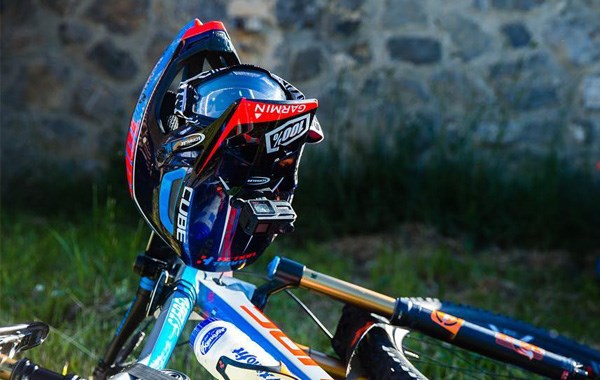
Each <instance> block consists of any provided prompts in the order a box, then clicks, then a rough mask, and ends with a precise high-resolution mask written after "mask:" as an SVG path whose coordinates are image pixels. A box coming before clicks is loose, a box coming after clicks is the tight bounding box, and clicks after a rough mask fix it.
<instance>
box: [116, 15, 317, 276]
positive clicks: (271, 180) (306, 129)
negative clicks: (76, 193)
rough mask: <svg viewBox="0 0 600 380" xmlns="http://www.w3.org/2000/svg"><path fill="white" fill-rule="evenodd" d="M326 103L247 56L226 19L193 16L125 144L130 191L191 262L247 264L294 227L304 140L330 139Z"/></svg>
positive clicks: (147, 92) (155, 74)
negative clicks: (322, 110) (321, 119)
mask: <svg viewBox="0 0 600 380" xmlns="http://www.w3.org/2000/svg"><path fill="white" fill-rule="evenodd" d="M207 66H208V67H207ZM206 69H208V70H206ZM178 75H180V76H181V79H180V80H179V79H178V80H175V78H176V77H177V78H178ZM173 82H179V86H178V87H177V88H176V91H173V90H175V89H174V88H173V86H172V84H173ZM317 107H318V102H317V100H315V99H309V100H307V99H305V98H304V96H303V94H302V93H301V92H300V91H298V90H297V89H296V88H295V87H293V86H292V85H291V84H289V83H288V82H287V81H285V80H283V79H281V78H280V77H278V76H276V75H273V74H271V73H270V72H269V71H267V70H265V69H262V68H259V67H256V66H252V65H244V64H241V63H240V61H239V58H238V56H237V54H236V52H235V49H234V47H233V44H232V43H231V40H230V38H229V36H228V34H227V32H226V31H225V28H224V26H223V24H222V23H220V22H209V23H206V24H202V23H201V22H200V21H199V20H194V21H193V22H191V23H190V24H188V25H186V26H185V27H184V28H183V29H182V30H181V31H180V33H179V35H178V36H177V37H176V38H175V40H174V41H173V42H172V43H171V44H170V45H169V47H168V48H167V49H166V51H165V52H164V54H163V56H162V57H161V58H160V59H159V61H158V63H157V64H156V66H155V67H154V69H153V71H152V73H151V74H150V77H149V78H148V81H147V82H146V85H145V87H144V89H143V91H142V93H141V95H140V98H139V100H138V103H137V105H136V108H135V111H134V114H133V118H132V120H131V125H130V128H129V134H128V137H127V148H126V165H127V179H128V183H129V191H130V194H131V196H132V198H133V200H134V202H135V203H136V205H137V207H138V209H139V210H140V212H141V214H142V215H143V217H144V218H145V219H146V221H147V222H148V224H149V225H150V226H151V228H152V229H153V231H154V232H155V234H156V235H157V236H159V237H160V238H162V240H163V241H164V242H165V243H166V245H167V246H168V247H170V248H171V249H172V250H173V251H174V252H175V253H176V254H177V255H179V256H180V257H181V258H182V259H183V261H184V262H185V263H186V264H187V265H191V266H193V267H195V268H198V269H201V270H206V271H216V272H220V271H229V270H235V269H240V268H242V267H243V266H245V265H247V264H249V263H251V262H252V261H254V260H256V259H257V258H258V257H259V255H260V254H261V253H262V252H263V251H264V250H265V249H266V248H267V246H268V245H269V244H270V243H271V242H272V241H273V239H274V238H275V237H276V236H277V235H278V234H282V233H286V232H289V231H291V230H292V229H293V222H294V220H295V218H296V214H295V213H294V210H293V209H292V207H291V201H292V198H293V194H294V190H295V188H296V186H297V171H298V165H299V163H300V156H301V154H302V150H303V147H304V144H305V143H307V142H313V143H314V142H318V141H320V140H321V139H322V138H323V135H322V132H321V128H320V126H319V123H318V121H317V119H316V117H315V112H316V110H317Z"/></svg>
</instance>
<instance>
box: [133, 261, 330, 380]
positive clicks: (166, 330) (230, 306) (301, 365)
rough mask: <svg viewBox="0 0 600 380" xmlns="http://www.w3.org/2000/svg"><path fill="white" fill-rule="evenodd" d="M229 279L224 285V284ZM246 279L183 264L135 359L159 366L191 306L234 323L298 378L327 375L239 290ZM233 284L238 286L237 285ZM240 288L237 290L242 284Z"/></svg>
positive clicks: (162, 362) (170, 348)
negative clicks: (219, 275) (216, 274)
mask: <svg viewBox="0 0 600 380" xmlns="http://www.w3.org/2000/svg"><path fill="white" fill-rule="evenodd" d="M226 282H229V285H227V284H226ZM248 285H250V284H248V283H245V282H243V281H240V280H237V279H233V278H227V277H224V278H221V279H219V277H216V276H215V274H212V273H207V272H202V271H199V270H197V269H194V268H192V267H188V266H184V267H183V270H182V271H181V275H180V276H179V278H178V280H177V281H176V282H175V290H174V291H173V293H172V294H171V295H170V296H169V298H168V299H167V301H166V302H165V303H164V305H163V308H162V311H161V313H160V316H159V317H158V319H157V322H156V325H155V326H154V328H153V330H152V332H151V334H150V336H149V337H148V341H147V343H146V345H145V346H144V348H143V350H142V353H141V355H140V359H139V363H141V364H145V365H147V366H149V367H151V368H154V369H164V368H165V366H166V365H167V362H168V361H169V358H170V357H171V354H172V353H173V350H174V348H175V345H176V344H177V341H178V340H179V337H180V335H181V333H182V331H183V327H184V326H185V324H186V323H187V321H188V319H189V318H190V314H191V312H192V309H193V307H194V306H197V307H198V308H199V309H200V310H202V313H203V314H204V315H205V316H211V317H216V318H219V319H223V320H226V321H228V322H232V323H234V324H235V325H236V326H238V327H239V328H240V330H242V331H244V332H245V333H246V334H247V335H248V336H249V337H250V338H251V339H252V340H253V341H255V342H256V343H257V344H259V345H260V346H261V347H263V348H264V349H265V351H267V352H268V353H270V354H271V355H272V356H273V357H274V358H275V359H277V360H279V361H281V362H282V363H283V364H284V365H285V366H286V367H287V369H288V370H289V371H290V372H291V373H293V374H294V376H296V377H298V378H301V379H331V377H330V376H329V375H328V374H327V372H325V371H324V370H323V369H322V368H321V367H320V366H319V365H318V364H317V363H315V361H314V360H313V359H312V358H311V357H310V356H308V354H307V353H305V352H304V351H303V350H302V349H301V348H299V347H298V346H297V345H296V344H295V343H294V342H293V341H292V340H291V339H290V338H289V337H287V336H286V335H285V334H284V333H283V332H282V331H281V330H280V329H279V328H278V327H277V326H276V325H275V324H274V323H273V322H271V321H270V320H269V319H268V318H267V317H266V316H265V315H264V314H263V313H262V312H261V311H260V310H258V309H257V308H256V306H254V305H253V304H252V303H251V302H250V300H249V299H248V297H247V295H246V293H245V292H244V291H243V289H244V288H246V289H247V287H248ZM236 288H237V289H236ZM241 289H242V290H241Z"/></svg>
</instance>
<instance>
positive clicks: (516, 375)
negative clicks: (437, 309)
mask: <svg viewBox="0 0 600 380" xmlns="http://www.w3.org/2000/svg"><path fill="white" fill-rule="evenodd" d="M407 343H408V344H407ZM411 343H412V344H411ZM403 350H405V351H409V352H412V353H415V354H416V355H417V358H411V362H412V363H413V364H415V365H416V366H417V368H419V367H420V366H429V367H435V368H437V369H438V370H439V369H443V370H444V371H448V373H450V374H456V375H458V378H464V379H530V378H531V376H532V374H531V373H525V372H521V371H520V369H518V368H516V367H509V366H506V365H504V364H502V363H500V362H498V361H495V360H493V359H489V358H486V357H485V356H482V355H479V354H477V353H473V352H469V351H466V350H463V349H460V348H458V347H454V346H452V345H450V344H449V343H446V342H442V341H438V340H435V339H432V338H429V337H427V336H424V335H421V334H417V333H411V334H409V335H408V336H407V337H405V339H404V342H403ZM423 352H424V353H423ZM444 354H447V355H448V358H444V357H441V358H440V357H439V356H440V355H442V356H443V355H444ZM411 356H412V355H411ZM489 365H493V366H496V367H497V369H489V368H487V367H489ZM498 371H502V372H508V373H497V372H498ZM430 376H431V375H430ZM438 376H440V375H439V374H438ZM443 376H444V377H448V376H449V374H446V373H444V375H443ZM453 378H454V377H453Z"/></svg>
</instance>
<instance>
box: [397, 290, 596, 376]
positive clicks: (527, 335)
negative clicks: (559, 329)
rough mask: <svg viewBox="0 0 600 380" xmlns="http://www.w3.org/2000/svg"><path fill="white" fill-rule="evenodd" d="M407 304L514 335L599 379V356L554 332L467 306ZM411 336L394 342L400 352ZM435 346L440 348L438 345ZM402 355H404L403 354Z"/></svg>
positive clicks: (425, 302) (432, 301)
mask: <svg viewBox="0 0 600 380" xmlns="http://www.w3.org/2000/svg"><path fill="white" fill-rule="evenodd" d="M411 301H413V302H414V303H418V304H421V305H423V306H425V307H427V308H429V309H438V310H441V311H443V312H445V313H447V314H451V315H453V316H455V317H458V318H461V319H465V320H468V321H469V322H472V323H475V324H477V325H480V326H483V327H487V328H490V329H492V330H495V331H498V332H502V333H504V334H507V335H510V336H514V337H516V338H518V339H521V340H524V341H526V342H528V343H531V344H534V345H536V346H538V347H541V348H543V349H545V350H547V351H550V352H554V353H556V354H559V355H562V356H566V357H569V358H571V359H573V360H576V361H578V362H580V363H581V364H583V365H584V367H585V368H586V370H587V371H588V372H590V373H591V374H592V376H593V378H600V370H599V369H600V353H599V352H598V351H596V350H594V349H592V348H591V347H588V346H585V345H583V344H580V343H577V342H575V341H573V340H571V339H569V338H566V337H564V336H561V335H559V334H557V333H555V332H552V331H548V330H545V329H542V328H539V327H535V326H532V325H530V324H528V323H525V322H522V321H519V320H517V319H514V318H511V317H507V316H504V315H501V314H497V313H493V312H490V311H486V310H483V309H479V308H476V307H472V306H468V305H462V304H456V303H453V302H448V301H440V300H438V299H435V298H411ZM411 335H412V336H414V335H415V332H412V331H411V332H410V334H406V336H403V337H402V338H403V340H402V343H399V342H396V343H397V345H398V346H399V347H403V349H402V351H410V348H408V347H406V344H405V342H406V339H404V338H406V337H408V336H411ZM425 339H430V338H425ZM437 344H438V345H441V343H439V342H438V343H437ZM448 349H449V350H454V349H456V350H458V348H455V347H452V348H450V347H449V346H448ZM465 352H466V351H465ZM402 355H403V356H405V352H403V353H402ZM413 364H414V363H413Z"/></svg>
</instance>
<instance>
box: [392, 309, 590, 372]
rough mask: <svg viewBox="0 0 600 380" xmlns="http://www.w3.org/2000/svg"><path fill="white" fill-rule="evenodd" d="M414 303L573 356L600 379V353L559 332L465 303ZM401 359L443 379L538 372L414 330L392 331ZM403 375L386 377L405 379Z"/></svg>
mask: <svg viewBox="0 0 600 380" xmlns="http://www.w3.org/2000/svg"><path fill="white" fill-rule="evenodd" d="M411 300H412V301H413V302H415V303H419V304H421V305H424V306H425V307H427V308H429V309H439V310H441V311H444V312H445V313H448V314H451V315H454V316H456V317H459V318H462V319H465V320H468V321H469V322H472V323H475V324H478V325H481V326H484V327H487V328H490V329H492V330H495V331H499V332H502V333H505V334H507V335H511V336H515V337H517V338H519V339H521V340H525V341H527V342H528V343H531V344H534V345H537V346H539V347H541V348H544V349H546V350H548V351H551V352H555V353H557V354H560V355H563V356H567V357H570V358H572V359H574V360H576V361H578V362H580V363H582V364H584V366H585V367H586V369H587V370H588V372H590V373H592V374H593V376H594V377H593V378H598V365H599V363H600V353H598V352H597V351H595V350H593V349H591V348H589V347H586V346H583V345H581V344H579V343H576V342H574V341H572V340H570V339H567V338H565V337H562V336H559V335H558V334H555V333H552V332H549V331H546V330H544V329H540V328H537V327H534V326H531V325H529V324H526V323H524V322H521V321H517V320H515V319H512V318H509V317H505V316H502V315H499V314H494V313H491V312H488V311H484V310H480V309H477V308H473V307H470V306H465V305H458V304H454V303H451V302H446V301H439V300H437V299H421V298H412V299H411ZM393 336H394V340H395V345H396V347H397V350H398V352H396V353H394V355H396V356H401V357H402V360H403V361H404V360H407V361H410V363H411V365H410V367H407V370H406V371H407V372H409V373H411V374H412V375H411V376H412V377H414V378H421V379H422V378H426V377H425V376H424V375H423V374H425V375H426V376H427V377H430V378H444V379H497V378H510V379H521V378H522V379H532V378H535V375H533V374H532V373H530V372H528V371H526V370H523V369H520V368H518V367H515V366H509V365H506V364H505V363H501V362H498V361H495V360H492V359H489V358H487V357H484V356H482V355H479V354H476V353H473V352H470V351H467V350H464V349H461V348H458V347H456V346H453V345H451V344H449V343H446V342H442V341H439V340H436V339H433V338H430V337H428V336H425V335H423V334H421V333H418V332H415V331H408V330H404V329H400V330H399V332H396V333H394V334H393ZM390 356H391V354H390ZM402 376H404V374H403V375H401V376H400V375H397V376H396V377H394V376H392V377H387V378H390V379H391V378H404V377H402Z"/></svg>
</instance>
